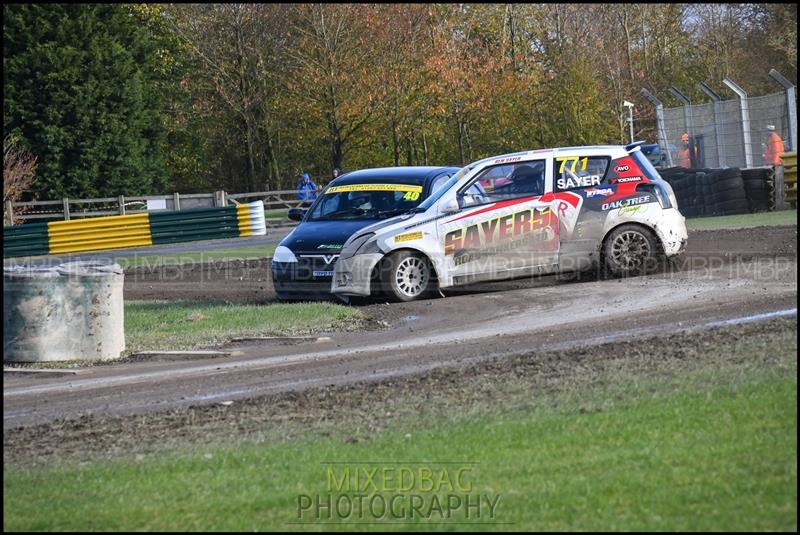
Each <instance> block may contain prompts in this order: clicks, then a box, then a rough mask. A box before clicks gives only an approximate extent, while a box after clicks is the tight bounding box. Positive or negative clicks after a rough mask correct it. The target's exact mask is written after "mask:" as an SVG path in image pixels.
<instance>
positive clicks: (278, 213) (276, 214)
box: [264, 208, 289, 220]
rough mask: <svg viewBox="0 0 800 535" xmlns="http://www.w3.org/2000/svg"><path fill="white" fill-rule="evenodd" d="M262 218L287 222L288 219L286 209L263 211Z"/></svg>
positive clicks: (287, 210)
mask: <svg viewBox="0 0 800 535" xmlns="http://www.w3.org/2000/svg"><path fill="white" fill-rule="evenodd" d="M264 217H266V218H267V219H277V218H281V219H286V220H288V219H289V209H288V208H286V209H283V210H265V211H264Z"/></svg>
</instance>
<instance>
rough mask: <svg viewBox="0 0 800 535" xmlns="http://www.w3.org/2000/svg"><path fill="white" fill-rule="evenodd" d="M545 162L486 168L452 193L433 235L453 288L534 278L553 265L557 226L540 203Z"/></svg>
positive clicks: (544, 203) (546, 205)
mask: <svg viewBox="0 0 800 535" xmlns="http://www.w3.org/2000/svg"><path fill="white" fill-rule="evenodd" d="M548 167H549V166H548V165H547V159H546V158H542V159H540V160H533V161H524V162H514V163H505V164H498V165H490V166H487V167H485V168H483V169H482V170H481V171H479V172H478V173H477V174H476V175H475V176H474V177H473V178H472V179H470V180H469V181H468V182H467V183H466V184H464V186H462V187H460V188H459V189H458V191H457V193H456V201H457V203H458V211H457V212H455V213H453V214H450V215H448V216H446V217H443V218H442V219H441V220H440V223H439V225H438V233H439V237H440V242H441V244H442V247H443V250H444V255H445V258H446V259H447V262H448V265H449V267H450V270H449V271H450V273H451V274H452V281H453V284H466V283H469V282H476V281H480V280H496V279H504V278H511V277H516V276H523V275H527V274H533V273H539V272H542V271H545V270H546V269H550V267H551V266H552V265H553V264H555V263H556V262H557V258H558V248H559V236H558V232H559V228H558V220H557V218H556V217H555V214H554V213H553V212H552V210H551V202H548V201H545V200H543V199H542V196H543V195H544V193H545V183H546V180H547V179H548V177H547V174H548Z"/></svg>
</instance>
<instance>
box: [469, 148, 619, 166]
mask: <svg viewBox="0 0 800 535" xmlns="http://www.w3.org/2000/svg"><path fill="white" fill-rule="evenodd" d="M627 153H628V151H627V150H626V148H625V145H581V146H576V147H554V148H549V149H535V150H529V151H523V152H511V153H508V154H499V155H497V156H490V157H488V158H484V159H482V160H478V161H476V162H472V163H471V164H470V165H471V166H477V165H482V164H485V163H487V162H495V161H498V160H507V159H510V158H516V157H521V158H522V159H527V158H532V157H536V156H539V157H545V156H548V155H550V154H552V155H553V156H565V155H567V156H569V155H572V154H575V155H580V156H603V155H606V154H619V155H620V156H621V155H623V154H627ZM498 163H501V162H498ZM503 163H504V162H503ZM509 163H510V162H509Z"/></svg>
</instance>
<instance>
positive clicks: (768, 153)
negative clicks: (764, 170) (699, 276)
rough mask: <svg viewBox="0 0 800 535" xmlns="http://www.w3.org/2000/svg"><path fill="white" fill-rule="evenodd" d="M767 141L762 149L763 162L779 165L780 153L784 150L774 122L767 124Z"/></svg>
mask: <svg viewBox="0 0 800 535" xmlns="http://www.w3.org/2000/svg"><path fill="white" fill-rule="evenodd" d="M767 131H768V132H769V134H768V135H767V143H766V147H765V149H764V163H765V164H767V165H780V164H781V154H783V152H784V147H783V140H782V139H781V136H780V135H779V134H778V133H777V132H776V131H775V125H774V124H768V125H767Z"/></svg>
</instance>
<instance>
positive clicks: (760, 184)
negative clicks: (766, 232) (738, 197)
mask: <svg viewBox="0 0 800 535" xmlns="http://www.w3.org/2000/svg"><path fill="white" fill-rule="evenodd" d="M742 180H743V181H744V191H745V193H746V194H747V209H748V210H749V211H750V212H767V211H769V209H770V206H771V205H772V188H773V184H774V180H775V177H774V173H773V168H772V167H761V168H758V169H742Z"/></svg>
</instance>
